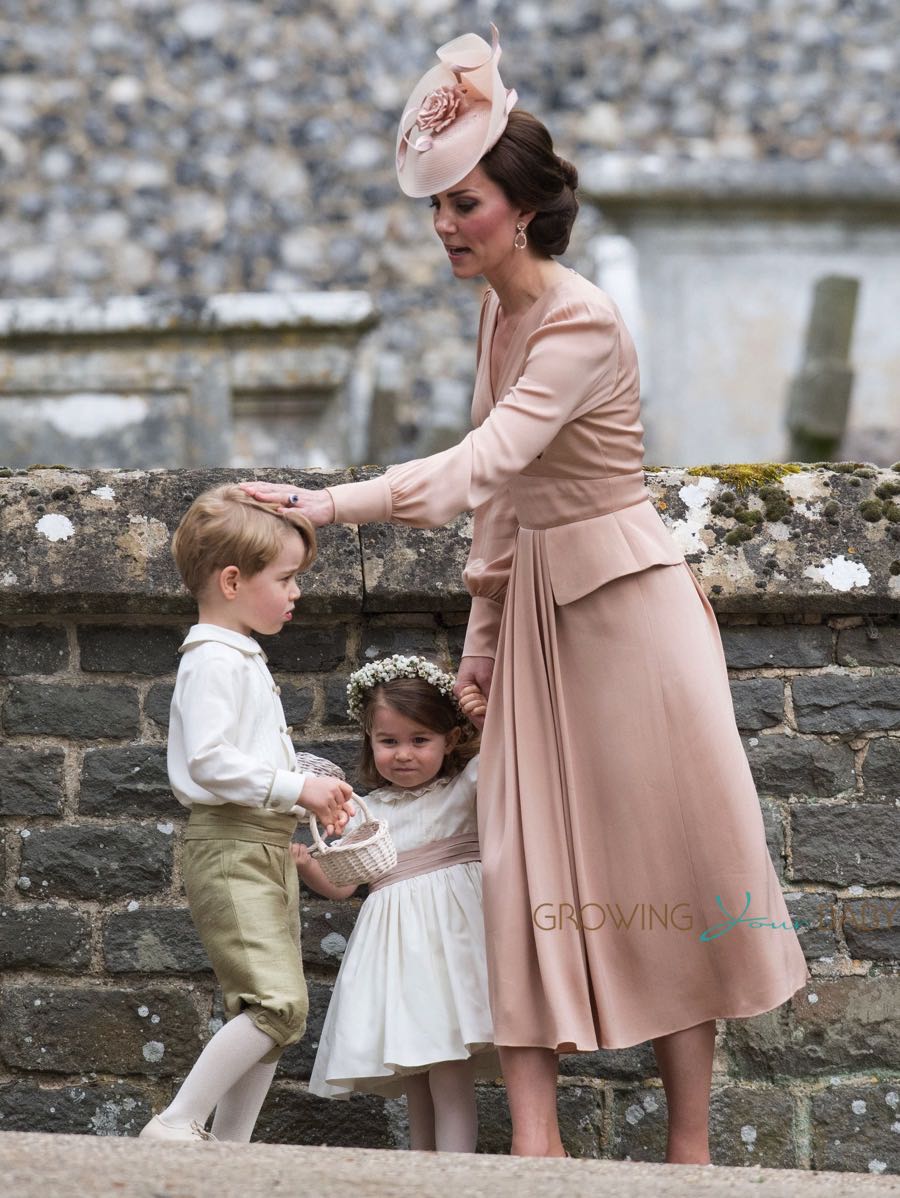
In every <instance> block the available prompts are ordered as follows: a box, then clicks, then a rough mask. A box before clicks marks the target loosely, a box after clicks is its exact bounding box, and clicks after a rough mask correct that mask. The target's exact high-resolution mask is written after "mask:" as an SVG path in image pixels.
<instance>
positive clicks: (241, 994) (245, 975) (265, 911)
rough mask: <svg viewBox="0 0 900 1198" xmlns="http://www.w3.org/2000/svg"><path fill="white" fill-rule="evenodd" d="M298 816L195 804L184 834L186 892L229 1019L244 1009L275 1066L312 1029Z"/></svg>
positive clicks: (265, 1058) (236, 804)
mask: <svg viewBox="0 0 900 1198" xmlns="http://www.w3.org/2000/svg"><path fill="white" fill-rule="evenodd" d="M296 826H297V820H296V818H295V817H294V816H293V815H282V814H279V813H277V812H263V811H257V810H256V809H255V808H251V807H242V806H241V805H240V804H238V803H223V804H222V805H220V806H215V807H213V806H201V805H195V806H194V807H192V808H191V814H190V818H189V820H188V824H187V828H186V830H185V834H184V887H185V890H186V892H187V898H188V904H189V906H190V910H191V918H192V919H193V921H194V926H195V927H196V929H197V932H198V934H199V936H200V939H201V941H202V943H203V947H204V948H205V949H206V953H207V956H208V957H209V959H210V962H211V964H212V967H213V969H214V970H215V974H216V979H217V981H218V983H219V985H220V987H221V989H222V996H223V1001H224V1007H225V1018H226V1019H233V1018H234V1017H235V1015H239V1014H240V1013H241V1011H246V1013H247V1015H249V1017H250V1018H251V1019H252V1020H253V1022H254V1023H255V1024H256V1026H257V1027H258V1028H259V1029H260V1030H261V1031H263V1032H265V1033H266V1035H268V1036H271V1037H272V1039H273V1040H274V1041H275V1044H276V1047H275V1048H273V1049H272V1051H271V1052H270V1053H267V1054H266V1056H265V1057H263V1058H262V1059H263V1061H265V1062H272V1061H276V1060H277V1059H278V1057H279V1056H280V1055H281V1052H282V1050H283V1049H285V1048H286V1047H287V1046H288V1045H289V1044H295V1043H296V1042H297V1041H298V1040H299V1039H300V1038H301V1037H302V1035H303V1033H304V1031H305V1030H306V1018H307V1015H308V1013H309V996H308V992H307V987H306V978H305V977H304V975H303V960H302V957H301V955H300V885H299V881H298V878H297V867H296V865H295V864H294V860H293V858H292V857H291V852H290V843H291V837H292V835H293V832H294V829H295V828H296Z"/></svg>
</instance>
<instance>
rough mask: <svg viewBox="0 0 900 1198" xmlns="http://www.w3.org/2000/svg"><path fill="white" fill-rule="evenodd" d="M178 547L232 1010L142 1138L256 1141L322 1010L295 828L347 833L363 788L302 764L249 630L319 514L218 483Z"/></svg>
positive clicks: (295, 569) (181, 784) (181, 729)
mask: <svg viewBox="0 0 900 1198" xmlns="http://www.w3.org/2000/svg"><path fill="white" fill-rule="evenodd" d="M172 553H173V555H174V557H175V561H176V564H177V566H178V569H179V572H180V573H181V577H182V578H183V580H184V583H185V585H186V586H187V588H188V590H189V591H190V592H191V594H192V595H193V596H194V597H195V598H196V600H197V604H198V607H199V614H198V622H197V623H196V624H195V625H194V626H193V628H191V630H190V631H189V632H188V635H187V637H186V638H185V641H184V644H183V645H182V646H181V652H182V654H183V657H182V659H181V663H180V665H179V667H178V677H177V680H176V683H175V692H174V694H173V696H172V713H171V723H170V727H169V747H168V768H169V781H170V783H171V785H172V789H173V791H174V792H175V796H176V798H177V799H178V800H179V802H181V803H183V804H184V805H185V806H186V807H189V808H190V811H191V814H190V818H189V820H188V824H187V829H186V831H185V836H184V841H185V843H184V883H185V890H186V891H187V897H188V903H189V905H190V910H191V916H192V918H193V920H194V923H195V925H196V927H197V931H198V932H199V934H200V939H201V940H202V941H203V946H204V948H205V949H206V951H207V954H208V956H209V959H210V961H211V962H212V966H213V969H214V970H215V973H216V978H217V979H218V982H219V985H220V986H221V988H222V993H223V998H224V1006H225V1015H226V1019H227V1022H226V1023H225V1025H224V1026H223V1027H222V1028H220V1030H219V1031H217V1032H216V1034H215V1035H214V1036H213V1037H212V1039H211V1040H210V1041H209V1043H208V1044H207V1045H206V1047H205V1048H204V1049H203V1052H202V1053H201V1054H200V1056H199V1058H198V1059H197V1062H196V1064H195V1065H194V1067H193V1069H192V1070H191V1072H190V1073H189V1074H188V1076H187V1078H186V1079H185V1081H184V1083H183V1085H182V1086H181V1089H180V1090H179V1091H178V1093H177V1094H176V1096H175V1098H174V1099H173V1101H172V1102H171V1103H170V1104H169V1106H168V1107H166V1109H165V1110H164V1111H162V1112H161V1113H160V1114H159V1115H154V1117H153V1118H152V1119H151V1120H150V1122H149V1123H148V1124H147V1125H146V1126H145V1127H144V1128H143V1130H142V1131H141V1133H140V1134H141V1136H142V1137H144V1138H145V1139H153V1140H208V1139H224V1140H243V1141H248V1140H249V1139H250V1135H251V1132H252V1131H253V1126H254V1124H255V1123H256V1118H257V1115H258V1114H259V1110H260V1108H261V1106H262V1104H263V1100H264V1099H265V1096H266V1093H267V1091H268V1089H269V1085H270V1084H271V1081H272V1077H273V1076H274V1073H275V1066H276V1063H277V1061H278V1057H279V1056H280V1054H281V1051H282V1049H284V1048H285V1047H286V1046H287V1045H289V1044H293V1043H295V1042H296V1041H297V1040H299V1039H300V1037H301V1036H302V1035H303V1032H304V1031H305V1028H306V1016H307V1011H308V1007H309V1003H308V998H307V989H306V981H305V979H304V976H303V963H302V960H301V957H300V903H299V887H298V882H297V870H296V866H295V865H294V861H293V859H292V857H291V852H290V843H291V836H292V834H293V832H294V829H295V827H296V824H297V817H298V815H303V816H305V815H306V814H307V813H308V812H310V811H312V812H314V813H315V815H316V818H317V819H318V820H319V822H320V823H321V824H323V825H324V826H325V827H326V828H327V829H328V831H329V832H331V831H341V830H342V829H343V827H344V825H345V824H346V822H347V819H348V818H349V816H350V815H352V814H353V807H352V804H350V802H349V798H350V795H351V793H352V792H351V790H350V787H349V786H348V785H347V783H346V782H342V781H339V780H338V779H336V778H333V777H317V776H313V775H311V774H305V773H300V772H298V770H297V763H296V758H295V755H294V746H293V744H292V743H291V738H290V729H289V728H288V727H287V723H286V720H285V717H284V710H283V708H282V706H281V700H280V698H279V697H278V696H279V688H278V687H277V686H276V685H275V683H274V681H273V679H272V675H271V674H270V673H269V670H268V668H267V667H266V664H265V662H266V657H265V654H264V653H263V651H262V649H261V648H260V646H259V645H258V644H257V642H256V641H255V640H254V639H253V636H252V633H254V632H260V633H265V634H268V635H271V634H272V633H275V632H279V631H280V630H281V629H282V628H283V627H284V625H285V624H287V623H288V622H289V621H290V619H291V613H292V611H293V608H294V604H295V603H296V601H297V599H298V598H299V596H300V587H299V586H298V584H297V575H298V573H300V572H301V571H303V570H306V569H307V568H308V567H309V566H310V565H311V564H312V562H313V561H314V559H315V556H316V537H315V532H314V530H313V527H312V525H311V524H310V523H309V521H308V520H307V519H306V518H305V517H304V516H301V515H299V513H287V514H284V515H281V514H277V513H276V512H275V511H274V509H273V507H271V506H268V505H266V504H263V503H259V502H258V501H257V500H255V499H252V498H251V497H250V496H249V495H248V494H247V493H246V492H245V491H242V490H241V488H240V487H238V486H222V487H216V488H215V489H214V490H211V491H207V492H206V493H205V494H203V495H201V496H200V497H199V498H198V499H196V500H195V501H194V502H193V503H192V504H191V506H190V508H189V509H188V511H187V513H186V515H185V516H184V519H183V520H182V521H181V523H180V524H179V526H178V530H177V531H176V533H175V536H174V538H173V541H172ZM214 1107H215V1109H216V1115H215V1120H214V1122H213V1127H212V1135H210V1133H209V1132H207V1131H206V1130H205V1124H206V1121H207V1119H208V1118H209V1115H210V1113H211V1111H212V1110H213V1108H214Z"/></svg>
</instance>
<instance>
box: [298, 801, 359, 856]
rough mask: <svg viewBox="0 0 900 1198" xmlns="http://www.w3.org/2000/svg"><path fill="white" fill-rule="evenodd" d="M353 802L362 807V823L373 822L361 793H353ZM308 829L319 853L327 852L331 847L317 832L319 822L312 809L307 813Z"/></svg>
mask: <svg viewBox="0 0 900 1198" xmlns="http://www.w3.org/2000/svg"><path fill="white" fill-rule="evenodd" d="M353 802H354V803H359V805H360V807H362V810H363V815H364V816H365V817H366V818H365V820H364V821H363V822H364V823H367V824H371V823H374V822H375V821H374V820H373V819H372V812H371V811H370V810H369V808H368V807H367V806H366V804H365V801H364V800H363V798H362V796H361V795H358V794H354V795H353ZM309 830H310V832H312V838H313V840H314V841H315V845H316V849H317V851H318V852H320V853H325V852H327V851H328V849H330V848H331V845H329V844H326V843H325V841H324V840H323V839H322V837H321V835H320V834H319V824H318V821H317V820H316V817H315V815H314V813H313V812H312V811H310V813H309Z"/></svg>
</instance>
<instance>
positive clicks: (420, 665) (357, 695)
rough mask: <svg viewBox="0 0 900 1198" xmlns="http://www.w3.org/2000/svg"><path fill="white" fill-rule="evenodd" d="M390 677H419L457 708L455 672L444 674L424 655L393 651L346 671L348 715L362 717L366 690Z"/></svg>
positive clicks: (356, 717) (391, 678)
mask: <svg viewBox="0 0 900 1198" xmlns="http://www.w3.org/2000/svg"><path fill="white" fill-rule="evenodd" d="M394 678H422V679H424V681H425V682H428V683H430V685H431V686H433V687H435V689H436V690H439V691H440V692H441V694H442V695H446V696H447V697H448V699H450V700H452V702H453V705H454V707H455V708H456V709H457V711H460V710H461V708H460V706H459V701H458V700H457V698H456V696H455V695H454V694H453V687H454V685H455V683H456V675H455V674H446V673H445V672H444V671H443V670H441V669H439V668H438V667H437V666H436V665H435V664H434V662H431V661H428V660H427V658H425V657H415V656H411V657H410V656H407V655H406V654H403V653H395V654H394V655H393V657H382V658H381V660H380V661H373V662H371V663H370V664H369V665H367V666H363V667H362V669H361V670H356V671H355V672H354V673H353V674H351V675H350V681H349V683H348V684H347V711H348V713H349V715H350V718H351V719H353V720H359V719H361V718H362V706H363V698H364V696H365V693H366V691H370V690H371V689H372V687H374V686H378V684H379V683H380V682H391V681H392V680H393V679H394Z"/></svg>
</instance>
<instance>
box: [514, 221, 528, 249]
mask: <svg viewBox="0 0 900 1198" xmlns="http://www.w3.org/2000/svg"><path fill="white" fill-rule="evenodd" d="M513 245H514V246H515V247H516V249H517V250H524V249H525V247H526V245H528V238H527V237H526V236H525V222H524V221H523V220H520V221H519V223H518V224H517V225H516V239H515V241H514V242H513Z"/></svg>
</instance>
